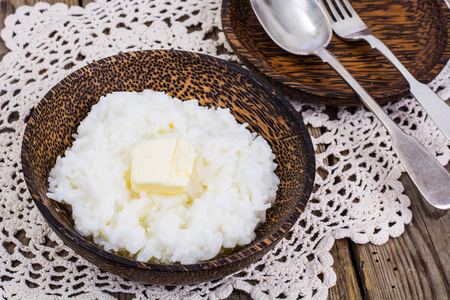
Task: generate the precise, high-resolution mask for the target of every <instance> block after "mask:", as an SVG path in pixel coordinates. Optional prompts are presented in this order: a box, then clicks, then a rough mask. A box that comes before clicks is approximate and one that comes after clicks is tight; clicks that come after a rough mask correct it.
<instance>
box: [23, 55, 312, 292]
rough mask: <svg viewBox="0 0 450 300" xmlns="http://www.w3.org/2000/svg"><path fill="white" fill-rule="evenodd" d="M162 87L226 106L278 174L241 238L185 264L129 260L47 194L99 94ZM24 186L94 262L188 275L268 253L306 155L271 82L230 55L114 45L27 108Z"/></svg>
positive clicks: (289, 213)
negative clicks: (89, 235) (81, 228)
mask: <svg viewBox="0 0 450 300" xmlns="http://www.w3.org/2000/svg"><path fill="white" fill-rule="evenodd" d="M144 89H152V90H155V91H164V92H166V93H168V94H170V95H171V96H174V97H177V98H179V99H181V100H188V99H192V98H196V99H198V100H199V102H200V103H201V105H203V106H208V107H219V106H220V107H227V108H230V110H231V111H232V113H233V115H234V116H235V117H236V119H237V121H238V122H240V123H244V122H246V123H248V124H249V129H250V130H251V131H253V132H257V133H258V134H259V135H261V136H263V137H264V138H265V139H266V140H267V141H268V142H269V144H270V145H271V147H272V149H273V151H274V153H275V154H276V163H277V164H278V168H277V171H276V172H277V175H278V176H279V177H280V180H281V183H280V185H279V189H278V192H277V199H276V203H275V205H274V206H273V207H272V208H270V209H269V211H268V213H267V221H266V222H265V223H264V224H262V225H261V226H259V227H258V228H257V238H256V239H255V240H254V241H253V242H252V243H251V244H249V245H247V246H245V247H241V248H238V249H235V250H233V251H232V252H231V253H227V254H226V255H224V256H222V257H218V258H216V259H214V260H210V261H206V262H201V263H198V264H192V265H181V264H173V265H161V264H152V263H143V262H138V261H135V260H132V259H128V258H126V257H123V256H119V255H116V254H112V253H110V252H107V251H104V250H103V249H102V248H101V247H98V246H96V245H95V244H93V243H92V242H91V241H90V240H89V239H86V238H84V237H82V236H81V235H80V234H79V233H78V232H77V231H76V230H75V229H74V224H73V220H72V219H71V215H70V211H69V210H67V208H66V207H64V205H61V204H60V203H58V202H56V201H53V200H51V199H49V198H48V197H47V196H46V191H47V189H48V174H49V172H50V170H51V168H52V167H53V165H54V164H55V161H56V158H57V157H58V156H61V155H63V154H64V151H65V149H66V148H67V147H69V146H71V144H72V142H73V138H72V137H71V136H72V134H73V133H75V132H76V130H77V127H78V125H79V124H80V122H81V121H82V120H83V119H84V118H85V117H86V116H87V114H88V112H89V111H90V109H91V106H92V105H93V104H95V103H97V101H98V100H99V98H100V96H102V95H106V94H108V93H111V92H115V91H141V90H144ZM22 164H23V172H24V175H25V180H26V183H27V186H28V189H29V191H30V193H31V195H32V197H33V199H34V201H35V203H36V205H37V207H38V208H39V210H40V211H41V213H42V214H43V216H44V217H45V219H46V220H47V222H48V223H49V224H50V226H51V227H52V228H53V230H54V231H55V232H56V233H57V234H58V235H59V237H60V238H61V239H62V240H63V241H64V242H65V243H66V244H67V245H68V246H69V247H71V248H72V249H74V250H75V251H76V252H77V253H79V254H80V255H81V256H83V257H84V258H85V259H87V260H88V261H90V262H91V263H93V264H95V265H97V266H98V267H99V268H101V269H103V270H105V271H109V272H112V273H115V274H117V275H119V276H121V277H123V278H126V279H130V280H135V281H139V282H144V283H151V284H164V285H179V284H194V283H199V282H204V281H208V280H213V279H217V278H221V277H224V276H226V275H228V274H231V273H234V272H237V271H238V270H240V269H242V268H244V267H246V266H248V265H250V264H251V263H252V262H255V261H256V260H258V259H259V258H260V257H261V256H262V255H264V254H265V253H267V252H268V251H269V250H270V249H272V248H273V247H274V245H275V244H276V243H277V242H278V241H279V240H280V239H281V238H282V237H283V236H284V234H285V233H286V232H287V231H288V230H289V229H290V228H291V227H292V226H293V224H294V223H295V222H296V220H297V219H298V217H299V216H300V214H301V212H302V211H303V210H304V207H305V205H306V203H307V201H308V199H309V196H310V194H311V190H312V186H313V181H314V174H315V160H314V151H313V147H312V143H311V139H310V136H309V134H308V132H307V130H306V128H305V125H304V124H303V122H302V120H301V117H300V115H299V114H298V113H297V112H296V111H295V110H294V108H293V107H292V106H291V104H290V103H289V102H288V101H287V100H286V99H285V98H283V96H281V94H280V93H278V92H277V91H276V90H275V89H274V88H273V87H272V86H271V85H269V84H268V83H266V82H265V81H264V80H262V79H260V78H259V77H258V76H256V75H254V74H252V73H251V72H249V71H247V70H245V69H242V68H241V67H238V66H236V65H234V64H232V63H229V62H226V61H223V60H220V59H217V58H213V57H209V56H206V55H201V54H197V53H190V52H182V51H169V50H167V51H166V50H156V51H139V52H132V53H124V54H119V55H116V56H113V57H109V58H105V59H102V60H100V61H98V62H94V63H92V64H90V65H88V66H86V67H83V68H81V69H80V70H78V71H75V72H74V73H72V74H71V75H70V76H68V77H67V78H65V79H64V80H62V81H61V82H60V83H58V84H57V85H56V86H55V87H53V88H52V89H51V90H50V91H49V92H48V93H47V95H45V97H44V98H43V99H42V101H41V102H40V103H39V105H38V106H37V107H36V108H35V109H34V111H33V112H32V114H31V116H30V119H29V122H28V124H27V128H26V130H25V134H24V138H23V144H22Z"/></svg>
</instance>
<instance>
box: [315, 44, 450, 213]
mask: <svg viewBox="0 0 450 300" xmlns="http://www.w3.org/2000/svg"><path fill="white" fill-rule="evenodd" d="M315 54H316V55H317V56H319V57H320V58H321V59H322V60H323V61H324V62H326V63H328V64H329V65H330V66H332V67H333V68H334V69H335V70H336V71H337V72H338V73H339V75H341V76H342V78H344V79H345V80H346V81H347V83H348V84H349V85H350V87H351V88H352V89H353V90H354V91H355V92H356V94H357V95H358V96H359V97H360V98H361V100H362V102H363V103H364V104H365V105H366V106H367V107H368V108H369V109H370V110H371V111H372V112H373V113H374V115H375V116H376V117H377V118H378V119H379V120H380V121H381V123H383V125H384V126H385V127H386V129H387V130H388V132H389V134H390V135H391V138H392V148H393V149H394V151H395V152H396V153H397V156H398V157H399V158H400V161H401V162H402V163H403V165H404V167H405V169H406V172H408V174H409V176H410V177H411V179H412V181H413V182H414V183H415V185H416V186H417V188H418V189H419V191H420V192H421V193H422V195H423V197H424V198H425V200H427V201H428V202H429V203H430V204H431V205H433V206H434V207H437V208H440V209H450V174H449V173H448V172H447V171H446V170H445V168H444V167H443V166H442V165H441V164H440V163H439V162H438V161H437V159H436V158H435V157H434V156H433V155H431V153H430V152H428V151H427V149H426V148H425V147H424V146H423V145H422V144H421V143H420V142H419V141H418V140H417V139H416V138H414V137H413V136H410V135H408V134H406V133H405V132H403V131H402V130H401V129H400V128H399V127H398V126H397V124H395V122H394V121H392V120H391V119H390V118H389V116H388V115H387V114H386V113H385V112H384V111H383V109H382V108H381V107H380V106H379V105H378V104H377V103H376V102H375V100H373V98H372V97H371V96H370V95H369V94H368V93H367V92H366V90H365V89H364V88H363V87H362V86H361V85H359V83H358V82H357V81H356V80H355V78H353V76H352V75H351V74H350V73H349V72H348V71H347V70H346V69H345V67H344V66H343V65H342V64H341V63H340V62H339V60H338V59H337V58H336V57H335V56H334V55H333V54H332V53H331V52H329V51H328V50H326V49H325V48H323V49H321V50H318V51H316V52H315Z"/></svg>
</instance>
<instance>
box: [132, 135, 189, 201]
mask: <svg viewBox="0 0 450 300" xmlns="http://www.w3.org/2000/svg"><path fill="white" fill-rule="evenodd" d="M195 157H196V153H195V150H194V147H193V146H192V145H191V144H190V143H188V142H187V141H185V140H183V139H177V138H175V137H171V138H162V139H154V140H149V141H145V142H143V143H141V144H139V145H137V146H135V147H134V148H133V149H132V150H131V175H130V181H131V188H132V190H133V191H135V192H153V193H159V194H168V195H177V194H181V193H182V192H183V191H184V190H185V189H186V187H187V185H188V184H189V180H190V177H191V175H192V169H193V166H194V160H195Z"/></svg>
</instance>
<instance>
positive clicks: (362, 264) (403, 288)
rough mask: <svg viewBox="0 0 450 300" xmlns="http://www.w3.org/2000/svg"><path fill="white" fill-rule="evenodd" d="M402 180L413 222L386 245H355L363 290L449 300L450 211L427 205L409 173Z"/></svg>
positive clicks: (375, 294)
mask: <svg viewBox="0 0 450 300" xmlns="http://www.w3.org/2000/svg"><path fill="white" fill-rule="evenodd" d="M446 168H447V170H449V171H450V165H448V166H447V167H446ZM401 181H402V183H403V185H404V186H405V194H407V195H408V196H409V197H410V199H411V207H410V208H411V210H412V213H413V221H412V223H411V224H410V225H406V228H405V232H404V233H403V234H402V235H401V236H400V237H398V238H391V239H390V240H389V241H388V242H387V243H386V244H384V245H383V246H375V245H372V244H365V245H357V244H353V245H352V248H353V251H354V253H355V259H356V261H358V264H357V268H358V273H359V275H360V276H361V281H362V284H363V289H364V291H363V293H364V295H365V296H366V298H367V299H449V298H450V289H449V286H450V285H449V275H450V273H449V267H450V265H449V262H450V257H449V245H448V243H449V239H450V234H449V231H448V228H450V218H449V216H448V211H442V210H437V209H435V208H433V207H431V206H430V205H428V204H426V203H425V202H424V200H423V199H422V197H421V195H420V194H419V192H418V190H417V188H416V187H415V186H414V184H413V183H412V181H411V179H410V178H409V177H408V176H407V175H406V174H404V175H403V176H402V180H401Z"/></svg>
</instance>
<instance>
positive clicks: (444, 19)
mask: <svg viewBox="0 0 450 300" xmlns="http://www.w3.org/2000/svg"><path fill="white" fill-rule="evenodd" d="M352 5H353V6H354V8H355V10H356V11H357V12H358V13H359V14H360V16H361V18H362V19H363V20H364V21H365V22H366V23H367V25H368V26H369V28H371V29H372V30H373V31H374V32H375V34H376V36H377V37H378V38H379V39H381V40H382V41H383V42H385V43H386V45H387V46H388V47H389V48H390V49H391V50H392V52H393V53H394V54H395V55H396V56H397V58H398V59H399V60H400V61H401V62H402V63H403V64H404V65H405V67H406V68H407V69H408V70H409V71H410V72H411V73H412V74H413V76H415V77H416V78H417V79H418V80H420V81H423V82H426V83H428V82H430V81H431V80H432V79H433V78H434V77H435V76H436V75H437V74H438V72H440V71H441V70H442V69H443V67H444V66H445V64H446V62H447V61H448V59H449V58H450V43H448V42H447V41H448V39H449V38H450V28H449V26H448V24H449V22H450V11H449V10H448V8H446V6H445V3H443V1H440V0H376V1H352ZM222 26H223V28H224V32H225V34H226V37H227V39H228V41H229V43H230V45H231V46H232V48H233V50H234V51H235V52H236V54H237V55H238V56H239V57H240V59H241V60H242V61H243V63H244V64H246V65H247V66H248V67H249V68H250V69H251V70H252V71H254V72H256V73H257V74H259V75H260V76H262V77H263V78H265V79H267V80H268V81H269V82H271V83H272V84H274V85H275V86H276V87H277V88H278V89H280V90H282V91H283V92H284V93H286V94H288V95H289V96H292V97H298V98H300V99H303V100H305V101H311V102H320V103H324V104H328V105H347V106H348V105H361V104H362V103H361V101H360V100H359V99H358V98H357V96H356V95H355V94H354V92H353V91H352V90H351V89H350V87H349V86H348V84H347V83H346V82H345V81H344V80H343V79H342V78H341V77H340V76H339V75H338V74H337V73H336V72H335V71H334V70H333V69H332V68H331V67H329V66H328V65H327V64H324V63H323V62H322V61H321V59H320V58H318V57H316V56H300V55H293V54H290V53H288V52H286V51H284V50H283V49H281V48H280V47H278V46H277V45H276V44H275V43H274V42H273V41H272V40H271V39H270V38H269V36H268V35H267V34H266V32H265V31H264V29H263V28H262V26H261V25H260V23H259V21H258V19H257V18H256V16H255V14H254V13H253V10H252V8H251V5H250V3H249V1H248V0H234V1H231V0H224V1H223V2H222ZM327 49H329V50H330V51H331V52H332V53H334V54H335V55H336V56H337V57H338V58H339V60H340V61H341V62H342V64H343V65H344V66H345V67H346V68H347V69H348V70H349V72H350V73H351V74H352V75H353V76H354V77H355V78H356V80H357V81H358V82H359V83H360V84H361V85H362V86H363V87H364V88H366V89H367V91H368V92H369V94H371V95H372V96H373V98H374V99H375V100H376V101H378V102H379V103H386V102H389V101H393V100H396V99H399V98H400V97H403V96H405V95H407V94H408V92H409V86H408V83H407V82H406V80H405V79H404V78H403V77H402V76H401V74H400V73H399V72H398V71H397V70H396V69H395V67H394V66H393V65H392V64H391V63H390V62H389V61H388V60H387V59H386V58H385V57H384V56H383V55H382V54H381V53H379V52H378V51H377V50H373V49H371V47H370V46H369V45H368V44H367V43H365V42H362V41H361V42H345V41H343V40H340V39H338V38H337V37H336V35H333V38H332V40H331V43H330V45H329V46H328V47H327Z"/></svg>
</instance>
